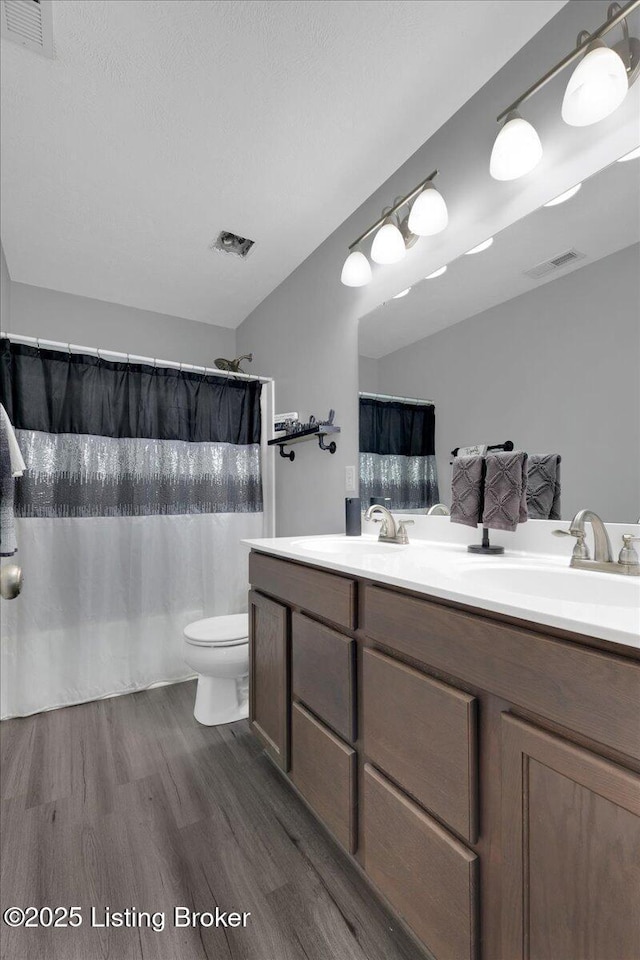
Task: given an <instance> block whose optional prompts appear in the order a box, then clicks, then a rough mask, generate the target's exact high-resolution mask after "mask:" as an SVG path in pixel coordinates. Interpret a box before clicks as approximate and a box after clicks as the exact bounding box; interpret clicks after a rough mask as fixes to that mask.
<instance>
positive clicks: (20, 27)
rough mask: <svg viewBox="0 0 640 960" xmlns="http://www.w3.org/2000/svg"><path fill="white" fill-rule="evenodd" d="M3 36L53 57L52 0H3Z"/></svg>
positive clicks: (0, 23)
mask: <svg viewBox="0 0 640 960" xmlns="http://www.w3.org/2000/svg"><path fill="white" fill-rule="evenodd" d="M0 26H1V28H2V36H3V37H4V38H5V39H6V40H11V41H13V43H19V44H20V46H21V47H26V48H27V49H28V50H35V52H36V53H41V54H42V55H43V56H45V57H49V58H53V16H52V10H51V0H2V11H1V18H0Z"/></svg>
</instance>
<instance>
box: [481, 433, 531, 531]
mask: <svg viewBox="0 0 640 960" xmlns="http://www.w3.org/2000/svg"><path fill="white" fill-rule="evenodd" d="M485 459H486V464H487V470H486V476H485V482H484V510H483V512H482V526H483V527H489V528H490V529H491V530H511V531H513V530H515V529H516V528H517V526H518V524H519V523H525V522H526V520H527V454H526V453H524V451H522V450H514V451H513V452H509V453H506V452H504V453H488V454H487V456H486V458H485Z"/></svg>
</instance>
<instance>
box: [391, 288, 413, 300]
mask: <svg viewBox="0 0 640 960" xmlns="http://www.w3.org/2000/svg"><path fill="white" fill-rule="evenodd" d="M410 292H411V287H407V288H406V289H405V290H401V291H400V293H396V295H395V296H394V297H392V299H393V300H399V299H400V297H406V295H407V294H408V293H410Z"/></svg>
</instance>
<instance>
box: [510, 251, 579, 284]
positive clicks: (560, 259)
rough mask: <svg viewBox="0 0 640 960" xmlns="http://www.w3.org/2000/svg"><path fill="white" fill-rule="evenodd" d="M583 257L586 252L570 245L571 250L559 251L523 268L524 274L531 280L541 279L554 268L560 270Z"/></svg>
mask: <svg viewBox="0 0 640 960" xmlns="http://www.w3.org/2000/svg"><path fill="white" fill-rule="evenodd" d="M585 257H586V253H580V251H579V250H576V249H575V248H573V247H572V248H571V250H565V251H564V253H559V254H558V255H557V256H555V257H551V259H550V260H543V262H542V263H538V264H536V266H535V267H531V269H530V270H525V271H524V275H525V277H531V279H532V280H541V279H542V277H546V276H547V275H548V274H550V273H553V272H554V271H556V270H562V269H564V267H568V266H569V264H570V263H574V262H575V261H576V260H584V258H585Z"/></svg>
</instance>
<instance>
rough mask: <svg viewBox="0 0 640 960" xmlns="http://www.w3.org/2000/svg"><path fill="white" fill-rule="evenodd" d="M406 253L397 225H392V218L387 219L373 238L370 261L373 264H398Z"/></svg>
mask: <svg viewBox="0 0 640 960" xmlns="http://www.w3.org/2000/svg"><path fill="white" fill-rule="evenodd" d="M396 220H397V218H396ZM406 252H407V248H406V247H405V245H404V237H403V236H402V234H401V233H400V225H399V223H397V222H396V223H394V218H393V217H387V219H386V220H385V222H384V223H383V224H382V226H381V227H380V229H379V230H378V232H377V233H376V235H375V237H374V238H373V243H372V244H371V259H372V260H374V261H375V263H382V264H387V263H399V262H400V260H402V259H403V258H404V255H405V254H406Z"/></svg>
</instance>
